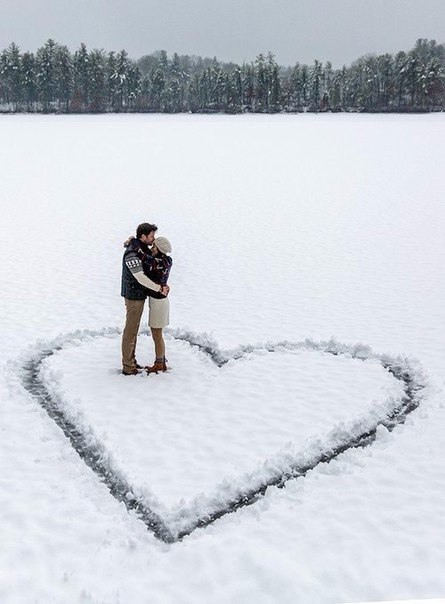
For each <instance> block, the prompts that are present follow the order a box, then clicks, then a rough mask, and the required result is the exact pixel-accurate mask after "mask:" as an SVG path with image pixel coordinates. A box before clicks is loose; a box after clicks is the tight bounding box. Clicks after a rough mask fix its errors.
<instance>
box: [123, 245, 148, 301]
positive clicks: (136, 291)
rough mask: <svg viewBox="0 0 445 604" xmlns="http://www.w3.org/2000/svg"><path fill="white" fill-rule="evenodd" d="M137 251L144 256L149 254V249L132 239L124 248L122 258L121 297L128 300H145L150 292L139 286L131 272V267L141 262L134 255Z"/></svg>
mask: <svg viewBox="0 0 445 604" xmlns="http://www.w3.org/2000/svg"><path fill="white" fill-rule="evenodd" d="M138 249H139V250H142V251H143V252H144V253H145V254H148V253H149V248H148V246H146V245H145V243H142V241H140V240H139V239H132V240H131V241H130V243H129V245H128V246H127V247H126V248H125V252H124V256H123V258H122V285H121V296H123V297H124V298H127V299H128V300H145V299H146V297H147V295H148V294H149V293H150V290H148V289H147V288H146V287H144V286H143V285H141V284H140V283H139V281H137V279H136V278H135V277H134V276H133V274H132V272H131V267H132V265H133V266H137V265H139V266H140V265H141V260H140V258H139V256H138V255H137V253H136V250H138Z"/></svg>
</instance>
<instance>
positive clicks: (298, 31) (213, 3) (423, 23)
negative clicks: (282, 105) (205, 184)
mask: <svg viewBox="0 0 445 604" xmlns="http://www.w3.org/2000/svg"><path fill="white" fill-rule="evenodd" d="M48 38H53V39H55V40H56V41H57V42H60V43H62V44H66V45H67V46H68V47H69V48H70V49H71V50H75V49H76V48H78V46H79V45H80V43H81V42H85V44H86V45H87V46H88V48H89V49H92V48H103V49H105V50H107V51H109V50H120V49H122V48H125V49H126V50H127V51H128V53H129V54H130V56H131V57H133V58H139V57H140V56H142V55H144V54H150V53H151V52H153V51H155V50H160V49H164V50H167V52H168V53H169V54H171V53H173V52H178V53H179V54H189V55H191V54H195V55H201V56H210V57H213V56H217V57H218V59H220V60H222V61H235V62H238V63H240V62H242V61H244V60H246V61H251V60H254V59H255V57H256V56H257V55H258V54H259V53H260V52H267V51H269V50H271V51H272V52H273V53H274V54H275V56H276V58H277V60H278V62H279V63H280V64H282V65H287V64H293V63H295V62H296V61H299V62H304V63H312V61H313V60H314V59H319V60H321V61H326V60H330V61H332V62H333V64H334V66H336V67H338V66H341V65H343V64H349V63H351V61H353V60H354V59H357V58H358V57H360V56H362V55H364V54H367V53H378V54H380V53H384V52H396V51H398V50H409V49H410V48H411V47H412V46H413V44H414V42H415V40H416V39H417V38H430V39H431V38H434V39H435V40H436V41H437V42H445V0H0V49H3V48H5V47H7V46H8V45H9V44H10V43H11V42H12V41H14V42H16V43H17V44H18V45H19V46H20V48H21V50H22V51H25V50H32V51H35V50H36V49H37V48H38V47H39V46H42V44H43V43H44V42H45V41H46V40H47V39H48Z"/></svg>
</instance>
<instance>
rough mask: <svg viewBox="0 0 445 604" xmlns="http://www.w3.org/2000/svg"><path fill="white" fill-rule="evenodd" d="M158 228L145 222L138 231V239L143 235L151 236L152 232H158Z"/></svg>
mask: <svg viewBox="0 0 445 604" xmlns="http://www.w3.org/2000/svg"><path fill="white" fill-rule="evenodd" d="M157 230H158V227H157V226H156V225H155V224H150V223H149V222H143V223H142V224H140V225H139V226H138V228H137V229H136V238H137V239H140V238H141V237H142V235H150V233H152V232H156V231H157Z"/></svg>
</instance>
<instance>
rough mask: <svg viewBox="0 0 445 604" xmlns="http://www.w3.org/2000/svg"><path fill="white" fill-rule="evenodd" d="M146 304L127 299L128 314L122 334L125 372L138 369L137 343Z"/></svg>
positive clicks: (142, 301) (141, 301) (123, 367)
mask: <svg viewBox="0 0 445 604" xmlns="http://www.w3.org/2000/svg"><path fill="white" fill-rule="evenodd" d="M144 304H145V300H128V298H125V308H126V311H127V314H126V320H125V327H124V331H123V334H122V369H123V371H132V370H133V369H135V367H136V342H137V338H138V331H139V325H140V323H141V317H142V312H143V310H144Z"/></svg>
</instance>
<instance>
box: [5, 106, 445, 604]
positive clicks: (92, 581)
mask: <svg viewBox="0 0 445 604" xmlns="http://www.w3.org/2000/svg"><path fill="white" fill-rule="evenodd" d="M0 132H1V145H0V166H1V187H0V204H1V209H2V215H1V218H2V220H1V227H0V229H1V235H2V240H3V242H4V252H3V255H2V265H1V274H2V292H1V316H0V321H1V323H0V328H1V329H0V351H1V355H2V365H1V376H0V430H1V433H0V434H1V438H0V467H1V472H0V603H1V604H31V603H32V604H34V603H35V604H56V603H57V604H59V603H60V604H65V603H67V604H71V603H73V604H74V603H77V602H79V603H88V604H195V603H196V604H201V603H206V604H207V603H211V604H213V603H215V604H228V603H229V602H230V603H233V602H235V603H237V604H238V603H240V604H250V603H252V604H277V603H278V604H291V603H292V604H295V603H297V604H299V603H301V604H325V603H326V604H334V603H340V602H357V601H376V600H391V599H394V600H395V599H400V600H402V599H408V598H425V599H427V598H442V597H445V575H444V572H443V569H444V568H445V396H444V388H445V271H444V266H445V244H444V235H443V233H444V229H445V204H444V191H445V172H444V170H443V166H444V165H445V152H444V149H445V147H444V144H443V141H444V139H445V115H443V114H437V115H418V116H366V115H319V116H317V115H304V116H237V117H229V116H211V117H210V116H208V117H207V116H199V117H198V116H177V117H172V116H154V115H153V116H82V117H80V116H79V117H76V116H48V117H44V116H1V117H0ZM144 221H149V222H155V223H156V224H158V225H159V234H162V235H164V236H167V237H168V238H169V239H170V240H171V242H172V244H173V254H172V256H173V258H174V265H173V270H172V273H171V279H170V285H171V294H170V303H171V326H170V330H169V333H168V335H167V357H168V359H169V365H170V366H171V371H169V372H168V373H166V374H161V375H151V376H142V375H140V376H135V377H126V376H122V375H121V374H119V368H120V336H119V329H120V328H121V327H122V325H123V320H124V306H123V300H122V299H121V297H120V295H119V293H120V270H121V256H122V249H123V248H122V242H123V240H124V239H125V238H126V237H127V236H128V235H129V234H131V233H132V232H133V231H134V229H135V227H136V225H137V224H138V223H140V222H144ZM196 344H199V345H200V346H196ZM45 351H47V352H51V353H53V354H50V355H49V356H45V354H46V353H45ZM39 355H40V356H42V357H45V358H43V361H42V362H41V364H40V365H39V366H38V375H36V376H34V377H35V378H36V379H38V380H39V383H40V384H41V385H42V386H43V387H44V388H45V391H46V392H47V393H48V394H49V396H51V397H52V399H53V400H54V401H56V402H57V405H58V408H59V410H60V412H61V413H62V414H63V416H64V417H65V418H67V420H68V421H69V422H71V423H72V425H74V426H75V427H76V429H78V430H79V432H80V433H81V434H82V435H84V436H85V438H86V439H88V442H90V443H92V445H93V446H94V447H96V448H97V450H99V451H100V452H101V459H102V460H103V462H104V463H105V465H106V466H107V467H108V468H110V471H112V472H113V473H115V474H116V476H119V477H120V478H121V479H122V480H123V481H125V484H127V485H129V487H131V492H130V490H129V492H128V497H129V498H131V497H136V498H137V499H138V500H139V501H142V502H143V504H144V505H146V506H147V507H148V508H149V509H150V510H152V511H153V512H154V513H155V514H157V515H158V516H159V517H161V518H162V520H163V523H164V524H165V527H166V530H168V531H169V534H171V535H173V537H174V538H173V539H172V541H174V542H173V543H166V542H164V541H163V540H162V539H159V538H158V536H156V534H154V533H153V532H152V531H150V530H148V529H147V527H146V525H145V524H144V522H143V521H142V520H141V518H140V517H138V515H137V514H136V513H134V512H131V511H128V509H127V507H126V506H125V505H124V503H122V502H121V501H118V500H117V499H116V498H114V497H113V496H112V495H111V494H110V492H109V490H108V488H107V486H106V485H105V484H104V483H103V481H101V480H100V478H99V477H98V476H97V475H96V474H95V473H94V472H93V471H92V470H91V468H90V467H88V466H87V465H86V463H85V462H84V460H83V459H81V457H79V455H78V453H77V452H76V451H75V450H74V448H73V447H72V446H71V443H70V440H69V438H68V437H67V436H66V434H64V432H63V431H62V430H61V428H60V427H59V426H58V425H56V423H55V422H54V421H53V419H51V417H50V416H49V415H48V413H47V411H46V410H45V409H44V408H43V407H42V406H41V405H40V404H39V401H38V400H37V398H36V397H35V396H33V395H32V394H31V393H30V392H29V391H28V390H27V389H26V387H25V386H26V384H27V382H26V379H27V377H26V376H27V375H28V377H29V367H30V365H29V363H30V360H32V359H36V358H37V357H38V356H39ZM215 359H217V360H218V359H220V360H221V359H223V361H224V362H220V363H217V362H215ZM138 360H139V362H142V363H144V364H147V363H150V362H151V361H152V360H153V349H152V345H151V341H150V338H149V337H148V336H147V335H146V334H141V336H140V339H139V347H138ZM390 363H392V364H397V363H400V365H401V366H402V367H407V368H409V371H410V372H411V375H412V376H413V377H414V378H415V380H416V383H417V384H420V385H421V386H422V387H421V390H419V393H418V403H419V404H418V407H417V408H416V409H415V410H413V411H412V412H411V413H409V415H408V416H407V418H406V421H405V422H404V423H403V424H400V425H398V426H396V427H395V428H394V429H393V430H391V431H388V430H387V429H386V428H385V427H384V426H383V425H379V427H378V428H377V434H376V440H375V442H373V443H372V444H370V445H369V446H367V447H365V448H348V449H347V450H346V451H345V452H344V453H342V454H340V455H338V456H337V457H335V458H334V459H333V460H332V461H330V462H329V463H316V464H315V467H314V468H313V469H312V470H310V471H308V472H307V473H306V475H305V476H301V477H299V478H297V479H290V480H288V481H287V482H286V484H285V485H284V488H277V487H275V486H272V487H269V488H268V489H267V490H266V492H265V495H264V496H261V497H259V498H258V500H257V501H256V502H255V503H253V504H252V505H249V506H245V507H243V506H242V507H240V508H239V509H238V510H237V511H236V512H233V513H227V514H224V515H222V517H221V518H220V519H217V520H215V521H214V522H211V523H210V524H208V526H206V527H205V528H195V526H196V523H197V521H198V519H199V518H205V517H208V516H209V515H210V514H212V513H213V512H214V511H215V510H217V509H220V508H221V507H224V505H226V504H227V502H228V501H229V500H230V499H231V498H233V497H239V496H241V495H242V494H243V492H245V491H248V490H249V489H255V488H257V487H258V485H261V484H263V483H264V481H266V482H267V480H269V479H270V478H271V477H272V478H273V477H274V476H276V475H277V476H280V475H281V473H285V472H286V471H287V469H289V468H292V467H295V464H297V463H300V462H301V463H303V461H304V463H311V461H312V460H313V459H315V458H316V457H317V455H319V454H320V452H324V451H330V450H333V449H334V448H335V447H336V446H341V445H342V444H344V443H346V442H349V439H350V438H353V437H354V436H356V435H357V434H360V433H361V432H363V431H366V430H368V429H370V427H372V426H374V425H377V424H381V420H382V418H383V420H384V419H385V418H388V416H389V415H390V414H391V412H392V410H393V409H394V408H396V407H397V405H398V404H399V402H400V401H401V400H402V399H403V396H404V390H403V382H401V381H400V380H399V379H396V377H397V376H395V374H394V372H391V371H389V370H388V364H390ZM27 367H28V370H27ZM27 371H28V374H27V373H26V372H27ZM28 385H29V384H28ZM405 394H406V391H405ZM181 531H185V532H187V531H188V532H190V534H189V535H187V536H185V537H183V538H182V539H179V540H177V536H178V535H180V534H181Z"/></svg>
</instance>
